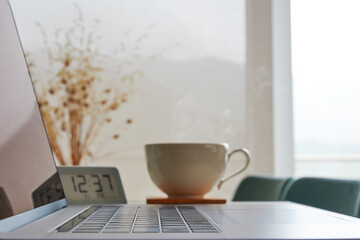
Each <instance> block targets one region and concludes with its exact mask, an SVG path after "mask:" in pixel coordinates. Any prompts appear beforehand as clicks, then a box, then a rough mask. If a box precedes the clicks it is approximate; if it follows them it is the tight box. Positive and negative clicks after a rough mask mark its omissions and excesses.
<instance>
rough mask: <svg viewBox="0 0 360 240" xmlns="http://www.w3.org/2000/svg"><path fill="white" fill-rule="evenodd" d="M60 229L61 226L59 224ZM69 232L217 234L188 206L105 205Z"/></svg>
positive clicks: (210, 224)
mask: <svg viewBox="0 0 360 240" xmlns="http://www.w3.org/2000/svg"><path fill="white" fill-rule="evenodd" d="M60 228H61V227H60ZM72 232H73V233H104V234H106V233H160V232H162V233H190V232H192V233H218V232H219V231H218V229H217V228H215V227H214V226H213V224H212V223H211V222H209V220H208V219H207V218H205V217H204V216H203V215H202V214H201V213H200V212H198V211H197V210H196V209H195V208H194V207H192V206H161V207H156V206H141V207H137V206H121V207H117V206H105V207H99V208H98V209H97V210H96V211H95V212H94V213H92V214H91V215H90V216H89V217H87V218H86V219H85V220H83V221H82V222H81V223H80V224H78V225H77V226H75V227H74V228H73V229H72Z"/></svg>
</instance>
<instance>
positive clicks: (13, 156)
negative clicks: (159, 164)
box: [0, 0, 360, 239]
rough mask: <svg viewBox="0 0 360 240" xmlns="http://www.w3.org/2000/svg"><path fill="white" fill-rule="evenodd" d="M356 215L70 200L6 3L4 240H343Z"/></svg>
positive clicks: (356, 227) (357, 230) (1, 109)
mask: <svg viewBox="0 0 360 240" xmlns="http://www.w3.org/2000/svg"><path fill="white" fill-rule="evenodd" d="M357 237H360V223H359V220H357V219H356V218H352V217H348V216H343V215H340V214H335V213H331V212H327V211H323V210H318V209H314V208H310V207H306V206H301V205H297V204H292V203H285V202H283V203H277V202H272V203H242V204H226V205H145V204H99V205H68V204H67V202H66V198H65V196H64V191H63V189H62V184H61V181H60V178H59V175H58V172H57V168H56V165H55V162H54V159H53V155H52V151H51V147H50V144H49V141H48V138H47V134H46V131H45V127H44V124H43V121H42V117H41V114H40V110H39V107H38V103H37V99H36V95H35V92H34V88H33V85H32V81H31V78H30V75H29V72H28V68H27V64H26V60H25V57H24V53H23V50H22V47H21V43H20V39H19V37H18V33H17V29H16V25H15V22H14V19H13V15H12V12H11V7H10V4H9V2H8V1H7V0H0V239H285V238H286V239H299V238H302V239H310V238H311V239H317V238H322V239H324V238H330V239H335V238H338V239H343V238H357Z"/></svg>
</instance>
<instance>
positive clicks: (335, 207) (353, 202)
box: [285, 177, 360, 216]
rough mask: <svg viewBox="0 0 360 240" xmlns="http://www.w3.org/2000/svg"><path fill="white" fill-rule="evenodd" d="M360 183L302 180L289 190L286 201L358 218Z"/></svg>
mask: <svg viewBox="0 0 360 240" xmlns="http://www.w3.org/2000/svg"><path fill="white" fill-rule="evenodd" d="M359 197H360V181H355V180H338V179H326V178H310V177H307V178H300V179H298V180H296V181H295V182H294V183H293V184H292V185H291V187H290V188H289V190H288V192H287V194H286V196H285V200H287V201H292V202H296V203H300V204H305V205H308V206H312V207H317V208H321V209H325V210H329V211H333V212H338V213H342V214H346V215H350V216H357V214H358V211H359V204H360V199H359Z"/></svg>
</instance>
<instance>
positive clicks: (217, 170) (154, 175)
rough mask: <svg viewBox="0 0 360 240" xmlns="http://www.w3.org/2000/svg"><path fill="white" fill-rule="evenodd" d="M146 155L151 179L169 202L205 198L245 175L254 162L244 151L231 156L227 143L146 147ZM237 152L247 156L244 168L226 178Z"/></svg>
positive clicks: (237, 150)
mask: <svg viewBox="0 0 360 240" xmlns="http://www.w3.org/2000/svg"><path fill="white" fill-rule="evenodd" d="M145 152H146V161H147V168H148V171H149V174H150V177H151V179H152V180H153V182H154V183H155V184H156V186H157V187H158V188H160V189H161V190H162V191H163V192H164V193H166V194H167V195H168V196H169V197H170V198H179V197H182V198H183V197H192V198H193V197H194V198H203V197H204V196H205V194H207V193H208V192H210V191H211V190H212V189H213V187H214V186H215V184H216V183H218V188H220V187H221V185H222V184H223V183H224V182H225V181H227V180H228V179H230V178H232V177H234V176H236V175H237V174H239V173H241V172H242V171H244V170H245V169H246V168H247V166H248V165H249V163H250V159H251V155H250V152H249V151H248V150H246V149H245V148H239V149H235V150H234V151H232V152H231V153H228V152H229V145H228V144H226V143H221V144H219V143H157V144H147V145H145ZM238 152H240V153H243V154H244V155H245V158H246V162H245V165H244V166H243V167H242V168H241V169H239V170H237V171H236V172H235V173H234V174H232V175H230V176H229V177H226V178H223V175H224V172H225V168H226V165H227V163H228V161H229V160H230V158H231V156H233V154H234V153H238ZM219 180H220V181H219Z"/></svg>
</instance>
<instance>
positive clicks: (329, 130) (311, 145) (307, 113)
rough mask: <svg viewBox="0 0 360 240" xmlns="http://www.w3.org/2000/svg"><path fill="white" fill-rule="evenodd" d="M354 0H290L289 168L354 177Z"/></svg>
mask: <svg viewBox="0 0 360 240" xmlns="http://www.w3.org/2000/svg"><path fill="white" fill-rule="evenodd" d="M359 10H360V3H359V2H357V1H339V0H331V1H325V0H317V1H310V0H302V1H292V2H291V18H292V23H291V28H292V57H293V59H292V62H293V65H292V69H293V81H294V82H293V83H294V84H293V86H294V87H293V89H294V90H293V91H294V92H293V93H294V134H295V161H296V165H295V173H296V175H297V176H304V175H311V176H326V177H340V178H359V172H360V124H359V123H360V111H359V106H360V94H359V93H360V81H359V80H360V71H359V70H358V69H359V67H358V65H359V56H360V44H359V43H360V32H359V31H357V29H358V23H359V22H360V15H359V14H358V12H359Z"/></svg>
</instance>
